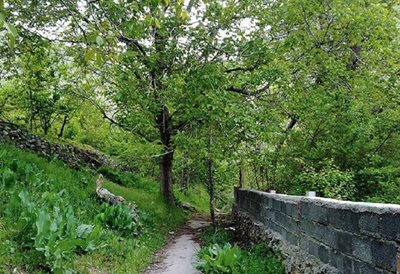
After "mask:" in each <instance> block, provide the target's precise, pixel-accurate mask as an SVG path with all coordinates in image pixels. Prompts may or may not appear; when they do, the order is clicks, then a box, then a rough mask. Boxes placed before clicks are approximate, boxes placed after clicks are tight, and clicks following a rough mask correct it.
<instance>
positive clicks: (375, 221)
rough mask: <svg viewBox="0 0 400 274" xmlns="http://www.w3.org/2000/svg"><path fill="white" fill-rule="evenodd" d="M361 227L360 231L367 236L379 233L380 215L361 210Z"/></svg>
mask: <svg viewBox="0 0 400 274" xmlns="http://www.w3.org/2000/svg"><path fill="white" fill-rule="evenodd" d="M358 214H359V215H360V219H359V227H360V233H361V234H363V235H366V236H375V235H379V234H380V232H379V223H380V220H379V219H380V216H379V215H378V214H376V213H370V212H360V213H358Z"/></svg>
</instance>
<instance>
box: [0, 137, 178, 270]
mask: <svg viewBox="0 0 400 274" xmlns="http://www.w3.org/2000/svg"><path fill="white" fill-rule="evenodd" d="M7 169H9V170H11V171H12V172H14V173H15V176H16V182H15V181H14V179H13V180H12V181H11V183H12V185H10V187H8V188H4V187H3V186H2V184H1V182H2V180H3V178H2V175H3V172H4V170H7ZM7 173H9V172H8V171H7ZM96 178H97V174H95V173H93V172H92V171H89V170H81V171H75V170H71V169H69V168H67V167H66V166H65V165H64V164H63V163H61V162H59V161H58V160H51V161H50V160H47V159H44V158H41V157H38V156H36V155H34V154H32V153H29V152H26V151H24V150H21V149H18V148H15V147H13V146H11V145H5V144H0V194H1V195H0V212H2V213H0V262H1V264H0V272H2V273H3V272H4V273H8V272H9V270H10V269H16V271H19V272H28V273H37V272H40V271H49V269H48V268H47V267H45V266H44V265H38V262H39V259H40V262H46V258H45V256H44V255H43V254H44V253H43V252H39V251H37V250H36V249H35V248H33V249H31V250H30V251H29V253H28V252H27V249H24V248H23V245H22V244H21V242H20V241H17V240H18V239H20V238H18V237H21V236H23V235H21V234H23V233H19V229H17V228H16V225H15V224H16V223H17V222H16V221H15V219H16V218H18V216H17V215H15V216H10V215H9V214H7V215H4V214H3V212H6V211H9V203H10V197H11V196H10V194H9V193H10V191H12V192H14V191H15V193H17V194H18V193H20V192H22V191H27V192H28V193H29V197H30V201H31V202H34V203H35V204H36V205H39V204H40V203H41V201H42V194H43V193H45V192H48V193H59V192H61V191H62V190H65V191H63V193H62V194H61V195H62V203H63V204H65V205H66V207H67V208H66V211H63V212H65V215H64V219H65V220H66V216H67V213H68V207H69V206H68V205H70V206H72V208H73V212H74V213H75V214H74V216H76V217H75V218H76V220H79V222H78V223H76V225H77V226H78V225H79V224H80V223H84V224H95V218H96V216H97V215H98V214H99V213H101V212H102V208H101V205H100V204H99V203H98V199H97V198H96V195H95V185H96V184H95V181H96ZM138 180H139V181H143V185H147V184H149V185H151V186H152V187H149V188H148V189H146V188H145V189H142V188H141V187H140V186H141V185H142V183H141V184H138V186H137V187H133V188H125V187H123V186H119V185H116V184H113V183H111V182H106V185H105V187H106V188H107V189H109V190H110V191H112V192H113V193H116V194H117V195H120V196H123V197H124V198H125V199H126V200H127V201H128V202H135V203H136V204H137V205H138V207H139V208H140V212H141V215H140V218H141V222H142V223H143V226H142V228H141V230H140V234H139V235H138V236H136V237H132V236H125V237H124V239H123V241H121V232H118V231H116V230H110V229H105V228H103V227H101V226H96V228H95V229H94V231H93V232H92V233H93V237H94V238H96V239H99V241H98V242H97V244H96V246H97V247H98V248H97V249H95V250H93V251H91V252H84V250H83V249H82V248H78V249H77V250H76V251H78V254H77V255H73V256H72V257H71V258H72V261H71V262H70V264H69V265H68V264H67V266H66V267H70V268H71V269H72V270H74V271H75V272H77V273H87V272H89V271H92V270H93V269H97V270H98V271H103V272H107V273H108V272H113V273H128V272H129V273H140V272H141V271H142V270H143V269H145V268H146V267H147V266H148V264H150V263H151V262H152V255H153V254H154V252H155V251H156V250H158V249H159V248H160V247H161V246H163V245H164V244H165V241H166V238H167V235H168V232H169V231H171V230H175V229H176V228H177V227H179V226H180V225H182V224H183V223H184V221H185V220H186V216H185V214H184V212H183V211H182V210H181V209H179V208H175V207H169V206H166V205H165V204H164V202H163V199H162V198H161V196H160V195H159V193H158V187H157V183H156V182H155V181H154V180H151V179H144V178H138ZM52 195H56V194H51V195H50V196H52ZM50 196H48V197H50ZM56 196H57V195H56ZM56 200H57V199H55V200H54V201H53V202H54V203H55V202H56ZM42 202H43V203H46V204H48V203H50V200H48V199H47V200H46V201H44V200H43V201H42ZM53 202H52V203H53ZM59 202H61V201H59ZM37 210H38V211H40V210H41V207H40V206H39V208H38V209H37ZM45 212H46V213H48V215H49V218H50V220H54V218H53V216H54V207H52V206H49V207H48V208H46V211H45ZM97 230H100V233H99V235H98V238H97V236H96V235H97V233H98V232H97ZM95 236H96V237H95ZM88 241H90V239H88ZM29 242H30V243H32V242H33V240H31V239H29ZM43 243H47V240H45V241H44V242H43ZM29 254H31V255H29ZM28 255H29V256H28ZM78 255H79V256H78ZM100 261H101V262H102V264H101V265H99V263H98V262H100Z"/></svg>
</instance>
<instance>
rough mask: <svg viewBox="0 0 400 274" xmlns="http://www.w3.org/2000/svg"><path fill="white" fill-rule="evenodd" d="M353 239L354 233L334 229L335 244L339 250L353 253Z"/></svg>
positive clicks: (349, 253)
mask: <svg viewBox="0 0 400 274" xmlns="http://www.w3.org/2000/svg"><path fill="white" fill-rule="evenodd" d="M353 239H354V235H352V234H350V233H347V232H343V231H335V246H334V248H337V249H338V250H339V251H340V252H342V253H345V254H348V255H352V254H353Z"/></svg>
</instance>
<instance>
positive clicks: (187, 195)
mask: <svg viewBox="0 0 400 274" xmlns="http://www.w3.org/2000/svg"><path fill="white" fill-rule="evenodd" d="M174 195H175V197H176V198H177V200H178V201H180V202H187V203H190V204H191V205H192V206H194V208H195V209H196V211H198V212H203V213H208V212H209V211H210V204H209V200H208V193H207V190H206V188H205V186H203V185H193V186H190V187H189V188H188V189H187V190H186V191H184V192H183V191H179V190H177V189H175V191H174Z"/></svg>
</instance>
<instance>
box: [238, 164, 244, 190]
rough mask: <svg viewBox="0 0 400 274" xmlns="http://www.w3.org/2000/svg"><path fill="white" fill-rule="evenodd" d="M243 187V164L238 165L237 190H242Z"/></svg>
mask: <svg viewBox="0 0 400 274" xmlns="http://www.w3.org/2000/svg"><path fill="white" fill-rule="evenodd" d="M243 186H244V168H243V163H240V167H239V188H243Z"/></svg>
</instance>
